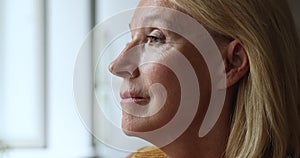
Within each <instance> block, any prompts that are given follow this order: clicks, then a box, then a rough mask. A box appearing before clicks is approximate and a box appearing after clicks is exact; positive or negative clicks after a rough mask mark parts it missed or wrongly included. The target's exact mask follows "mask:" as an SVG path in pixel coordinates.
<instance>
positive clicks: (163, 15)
mask: <svg viewBox="0 0 300 158" xmlns="http://www.w3.org/2000/svg"><path fill="white" fill-rule="evenodd" d="M170 10H173V11H172V12H170ZM174 11H180V9H179V8H178V7H177V6H176V5H175V4H173V3H171V2H169V1H168V0H141V1H140V3H139V5H138V7H137V9H136V11H135V14H134V16H133V18H132V21H131V24H130V25H131V27H132V28H141V27H147V26H155V25H158V26H165V27H167V26H166V25H167V24H168V23H170V20H172V19H174V18H175V17H176V13H174Z"/></svg>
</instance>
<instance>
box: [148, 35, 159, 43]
mask: <svg viewBox="0 0 300 158" xmlns="http://www.w3.org/2000/svg"><path fill="white" fill-rule="evenodd" d="M147 41H148V43H162V42H163V40H162V39H160V38H159V37H156V36H151V35H148V36H147Z"/></svg>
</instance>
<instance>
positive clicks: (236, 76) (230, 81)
mask: <svg viewBox="0 0 300 158" xmlns="http://www.w3.org/2000/svg"><path fill="white" fill-rule="evenodd" d="M224 57H225V60H224V61H225V69H226V79H227V84H226V86H227V88H230V87H232V86H233V85H235V84H236V83H238V81H239V80H240V79H241V78H243V77H244V76H245V75H247V73H248V72H249V70H250V66H249V60H248V55H247V53H246V51H245V49H244V47H243V45H242V44H241V42H240V41H239V40H233V41H231V42H230V43H229V44H228V46H227V49H226V52H225V56H224Z"/></svg>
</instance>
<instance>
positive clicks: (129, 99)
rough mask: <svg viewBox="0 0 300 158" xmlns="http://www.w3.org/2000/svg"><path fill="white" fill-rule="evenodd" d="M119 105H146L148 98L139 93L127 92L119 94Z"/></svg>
mask: <svg viewBox="0 0 300 158" xmlns="http://www.w3.org/2000/svg"><path fill="white" fill-rule="evenodd" d="M121 98H122V100H121V104H122V105H128V104H138V105H147V104H148V103H149V100H150V97H149V96H146V95H143V94H142V93H139V92H133V91H127V92H124V93H121Z"/></svg>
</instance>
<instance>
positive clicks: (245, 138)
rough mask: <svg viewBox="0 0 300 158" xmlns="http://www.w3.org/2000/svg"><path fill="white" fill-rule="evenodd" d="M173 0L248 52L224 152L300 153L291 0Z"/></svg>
mask: <svg viewBox="0 0 300 158" xmlns="http://www.w3.org/2000/svg"><path fill="white" fill-rule="evenodd" d="M170 1H171V2H172V3H174V4H175V5H177V6H179V7H180V8H182V9H183V10H184V11H185V12H187V13H188V14H189V15H191V16H192V17H194V18H195V19H197V20H198V21H199V22H201V23H202V24H203V25H204V26H206V27H207V28H209V29H211V30H213V31H214V32H217V33H218V34H221V35H224V36H229V37H232V38H234V39H239V40H240V41H241V42H242V45H243V46H244V49H245V50H246V52H247V55H248V58H249V63H250V72H249V74H248V75H247V76H245V77H244V78H243V79H241V81H240V82H239V88H238V92H237V99H236V105H235V109H234V112H233V119H232V128H231V133H230V136H229V138H228V144H227V149H226V153H225V156H226V157H228V158H233V157H241V158H245V157H250V158H255V157H273V158H275V157H276V158H277V157H295V158H298V157H300V153H299V150H300V118H299V117H300V100H299V98H300V96H299V94H300V87H299V84H300V80H299V79H300V77H299V74H300V72H299V71H300V68H299V63H298V62H299V61H297V60H299V59H300V56H299V50H300V46H299V40H298V37H297V33H296V29H295V25H294V21H293V19H292V15H291V13H290V9H289V6H288V4H287V2H286V1H285V0H170Z"/></svg>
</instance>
